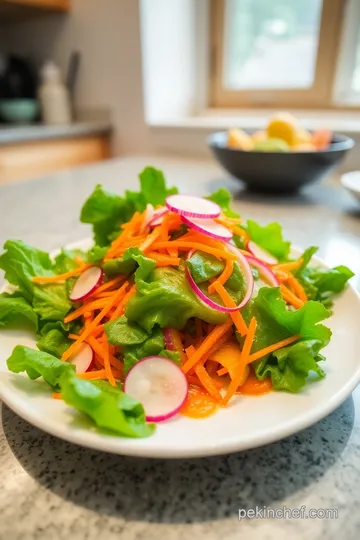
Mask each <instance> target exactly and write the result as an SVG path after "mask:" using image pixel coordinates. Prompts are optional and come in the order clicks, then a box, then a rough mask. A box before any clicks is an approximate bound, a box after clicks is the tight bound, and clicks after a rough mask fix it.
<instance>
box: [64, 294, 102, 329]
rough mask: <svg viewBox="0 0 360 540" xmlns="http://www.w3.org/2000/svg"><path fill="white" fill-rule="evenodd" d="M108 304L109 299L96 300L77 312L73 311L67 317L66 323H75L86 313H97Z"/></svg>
mask: <svg viewBox="0 0 360 540" xmlns="http://www.w3.org/2000/svg"><path fill="white" fill-rule="evenodd" d="M107 303H108V298H99V300H95V301H94V302H91V303H89V304H84V305H83V306H81V307H79V308H78V309H76V310H75V311H72V312H71V313H70V314H69V315H67V316H66V317H65V318H64V323H65V324H66V323H69V322H71V321H74V320H75V319H78V318H79V317H81V316H82V315H84V313H87V312H88V311H95V310H97V309H102V308H103V307H105V306H106V305H107Z"/></svg>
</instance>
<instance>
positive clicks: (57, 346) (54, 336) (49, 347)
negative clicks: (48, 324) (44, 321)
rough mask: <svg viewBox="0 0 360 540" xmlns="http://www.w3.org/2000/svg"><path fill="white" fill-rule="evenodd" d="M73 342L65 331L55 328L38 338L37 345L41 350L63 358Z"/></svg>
mask: <svg viewBox="0 0 360 540" xmlns="http://www.w3.org/2000/svg"><path fill="white" fill-rule="evenodd" d="M71 343H72V341H71V340H70V339H69V338H68V337H67V336H66V335H65V334H64V333H63V332H61V331H60V330H58V329H56V328H53V329H52V330H49V331H48V332H46V333H45V334H44V335H43V336H41V337H40V338H39V339H38V341H37V343H36V346H37V348H38V349H39V350H40V351H44V352H46V353H48V354H52V355H53V356H56V358H61V357H62V355H63V354H64V352H65V351H66V350H67V349H68V348H69V347H70V345H71Z"/></svg>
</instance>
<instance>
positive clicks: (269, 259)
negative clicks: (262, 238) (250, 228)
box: [247, 240, 279, 265]
mask: <svg viewBox="0 0 360 540" xmlns="http://www.w3.org/2000/svg"><path fill="white" fill-rule="evenodd" d="M247 249H248V250H249V251H250V253H252V254H253V255H254V257H255V258H256V259H258V260H259V261H262V262H264V263H266V264H270V265H273V264H278V262H279V261H278V260H277V258H276V257H274V256H273V255H271V253H269V252H268V251H266V250H265V249H263V248H262V247H260V246H259V245H258V244H255V242H253V241H252V240H250V241H249V242H248V244H247Z"/></svg>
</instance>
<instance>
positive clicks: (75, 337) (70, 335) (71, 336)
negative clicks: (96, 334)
mask: <svg viewBox="0 0 360 540" xmlns="http://www.w3.org/2000/svg"><path fill="white" fill-rule="evenodd" d="M79 337H80V336H79V335H78V334H69V335H68V338H69V339H75V340H76V339H79Z"/></svg>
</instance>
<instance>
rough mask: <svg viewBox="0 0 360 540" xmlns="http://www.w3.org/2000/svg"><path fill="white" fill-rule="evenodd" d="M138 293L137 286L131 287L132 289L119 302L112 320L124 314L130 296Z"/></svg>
mask: <svg viewBox="0 0 360 540" xmlns="http://www.w3.org/2000/svg"><path fill="white" fill-rule="evenodd" d="M135 293H136V286H135V285H133V286H132V287H131V289H130V290H129V291H128V292H127V293H126V295H125V296H124V298H123V299H122V300H121V301H120V302H119V304H118V305H117V307H116V309H115V311H114V313H113V314H112V315H111V317H110V320H111V321H114V320H115V319H117V318H118V317H120V315H122V314H123V312H124V310H125V306H126V304H127V302H128V301H129V300H130V298H131V297H132V296H133V295H134V294H135Z"/></svg>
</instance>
